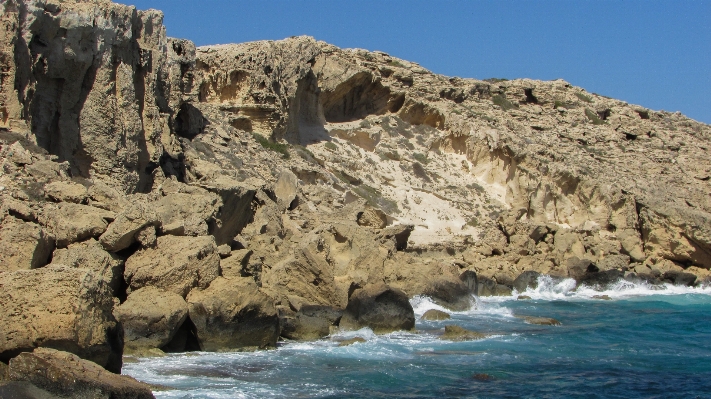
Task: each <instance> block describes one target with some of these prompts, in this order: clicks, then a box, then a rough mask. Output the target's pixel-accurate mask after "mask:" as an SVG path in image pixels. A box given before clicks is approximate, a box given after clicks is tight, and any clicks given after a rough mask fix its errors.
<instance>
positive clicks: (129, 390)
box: [9, 348, 154, 399]
mask: <svg viewBox="0 0 711 399" xmlns="http://www.w3.org/2000/svg"><path fill="white" fill-rule="evenodd" d="M9 378H10V379H11V380H13V381H27V382H29V383H31V384H33V385H35V386H36V387H38V388H41V389H44V390H46V391H47V392H50V393H51V394H54V395H57V396H60V397H62V398H72V399H84V398H96V399H104V398H105V399H149V398H154V396H153V393H152V392H151V388H150V386H148V385H146V384H144V383H142V382H138V381H136V380H135V379H133V378H131V377H129V376H125V375H119V374H114V373H110V372H108V371H106V370H105V369H103V368H102V367H101V366H99V365H98V364H96V363H93V362H90V361H88V360H84V359H81V358H80V357H78V356H76V355H74V354H71V353H67V352H62V351H58V350H55V349H49V348H37V349H35V350H34V351H33V352H25V353H21V354H20V355H18V356H17V357H15V358H14V359H12V360H10V372H9Z"/></svg>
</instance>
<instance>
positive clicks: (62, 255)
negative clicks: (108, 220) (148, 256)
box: [52, 240, 124, 296]
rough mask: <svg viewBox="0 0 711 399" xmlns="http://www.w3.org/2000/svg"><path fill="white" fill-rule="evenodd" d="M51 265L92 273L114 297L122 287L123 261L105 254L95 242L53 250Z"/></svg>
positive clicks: (85, 242) (112, 255)
mask: <svg viewBox="0 0 711 399" xmlns="http://www.w3.org/2000/svg"><path fill="white" fill-rule="evenodd" d="M52 264H55V265H63V266H67V267H75V268H78V269H89V270H91V271H93V272H94V273H95V274H96V275H97V276H99V277H100V278H101V279H102V280H104V282H105V283H106V285H108V286H109V288H110V289H111V292H112V294H113V295H114V296H118V295H119V294H120V290H121V288H122V286H123V266H124V261H123V259H121V258H120V257H119V256H117V255H115V254H112V253H110V252H106V251H105V250H104V249H103V247H102V246H101V244H99V242H98V241H96V240H88V241H84V242H80V243H74V244H71V245H70V246H68V247H67V248H63V249H57V250H55V251H54V253H53V254H52Z"/></svg>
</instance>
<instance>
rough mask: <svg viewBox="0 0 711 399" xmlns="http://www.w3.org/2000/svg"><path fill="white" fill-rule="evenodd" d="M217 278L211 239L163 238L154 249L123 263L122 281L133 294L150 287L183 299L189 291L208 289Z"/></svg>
mask: <svg viewBox="0 0 711 399" xmlns="http://www.w3.org/2000/svg"><path fill="white" fill-rule="evenodd" d="M219 274H220V256H219V255H218V254H217V246H216V245H215V239H214V238H212V237H211V236H204V237H178V236H162V237H158V240H157V243H156V246H155V248H147V249H143V250H141V251H139V252H137V253H135V254H134V255H133V256H131V257H129V258H128V259H127V260H126V270H125V271H124V278H125V279H126V283H127V284H128V286H129V289H130V290H132V291H133V290H137V289H139V288H142V287H146V286H153V287H156V288H161V289H163V290H166V291H170V292H174V293H176V294H178V295H180V296H182V297H186V296H187V295H188V293H189V292H190V290H191V289H192V288H195V287H198V288H207V286H208V285H209V284H210V282H211V281H212V280H214V279H215V278H216V277H217V276H219Z"/></svg>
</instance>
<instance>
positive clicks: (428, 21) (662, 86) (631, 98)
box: [118, 0, 711, 123]
mask: <svg viewBox="0 0 711 399" xmlns="http://www.w3.org/2000/svg"><path fill="white" fill-rule="evenodd" d="M118 1H119V2H124V3H127V4H132V5H135V6H136V7H138V8H139V9H148V8H156V9H159V10H162V11H163V12H164V13H165V23H166V26H167V29H168V35H169V36H173V37H180V38H186V39H190V40H192V41H194V42H195V43H196V44H197V45H206V44H220V43H240V42H246V41H253V40H264V39H270V40H278V39H283V38H285V37H289V36H296V35H310V36H313V37H315V38H316V39H318V40H324V41H326V42H329V43H332V44H335V45H337V46H339V47H343V48H348V47H358V48H364V49H368V50H380V51H385V52H386V53H389V54H391V55H393V56H396V57H399V58H403V59H406V60H409V61H414V62H417V63H419V64H420V65H422V66H424V67H425V68H427V69H429V70H431V71H433V72H435V73H441V74H444V75H449V76H461V77H469V78H477V79H486V78H492V77H497V78H508V79H514V78H531V79H541V80H552V79H558V78H562V79H565V80H567V81H568V82H570V83H572V84H574V85H576V86H581V87H583V88H585V89H586V90H588V91H590V92H594V93H598V94H602V95H605V96H609V97H614V98H619V99H621V100H624V101H627V102H630V103H633V104H639V105H642V106H645V107H648V108H651V109H655V110H659V109H664V110H667V111H681V112H682V113H684V114H686V115H687V116H689V117H691V118H693V119H696V120H698V121H702V122H705V123H711V0H696V1H691V0H676V1H662V0H618V1H604V0H598V1H583V0H580V1H563V0H542V1H507V0H499V1H493V0H491V1H484V0H470V1H464V0H460V1H453V0H451V1H445V0H439V1H423V0H410V1H404V0H397V1H395V0H391V1H388V0H380V1H371V0H362V1H315V0H290V1H287V0H272V1H255V0H252V1H242V0H123V1H122V0H118Z"/></svg>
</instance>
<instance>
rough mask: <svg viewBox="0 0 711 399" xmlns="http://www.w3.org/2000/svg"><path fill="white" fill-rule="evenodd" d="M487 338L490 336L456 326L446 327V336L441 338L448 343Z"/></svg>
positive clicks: (443, 335)
mask: <svg viewBox="0 0 711 399" xmlns="http://www.w3.org/2000/svg"><path fill="white" fill-rule="evenodd" d="M487 336H488V334H482V333H480V332H476V331H471V330H467V329H465V328H463V327H459V326H455V325H448V326H444V334H442V335H441V336H440V339H445V340H448V341H474V340H477V339H484V338H486V337H487Z"/></svg>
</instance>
